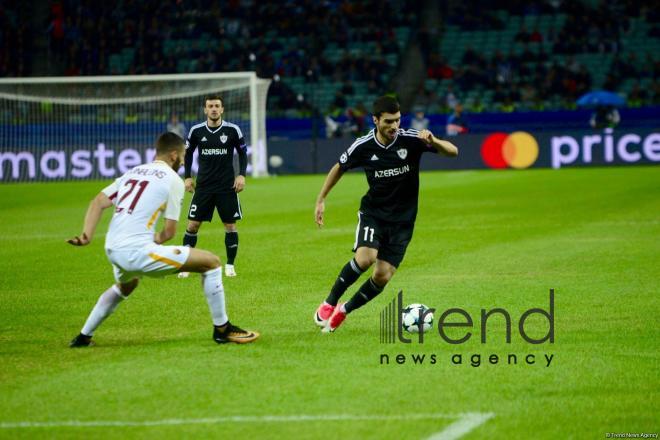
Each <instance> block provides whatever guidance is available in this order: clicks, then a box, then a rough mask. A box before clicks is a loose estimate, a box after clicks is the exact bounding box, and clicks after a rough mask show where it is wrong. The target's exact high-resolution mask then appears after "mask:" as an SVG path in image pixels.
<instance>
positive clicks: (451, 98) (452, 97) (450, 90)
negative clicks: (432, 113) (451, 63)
mask: <svg viewBox="0 0 660 440" xmlns="http://www.w3.org/2000/svg"><path fill="white" fill-rule="evenodd" d="M444 104H445V105H446V106H447V107H448V108H449V109H452V110H453V109H454V108H456V105H457V104H458V96H456V93H454V86H452V85H451V84H450V85H448V86H447V92H445V96H444Z"/></svg>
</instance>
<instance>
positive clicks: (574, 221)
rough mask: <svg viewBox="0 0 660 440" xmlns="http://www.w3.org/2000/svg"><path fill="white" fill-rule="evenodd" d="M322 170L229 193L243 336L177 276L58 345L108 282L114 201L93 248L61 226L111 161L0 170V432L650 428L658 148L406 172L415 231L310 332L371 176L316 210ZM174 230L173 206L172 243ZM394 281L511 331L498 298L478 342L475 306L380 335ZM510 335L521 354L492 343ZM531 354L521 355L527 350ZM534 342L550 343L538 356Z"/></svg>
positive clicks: (214, 239)
mask: <svg viewBox="0 0 660 440" xmlns="http://www.w3.org/2000/svg"><path fill="white" fill-rule="evenodd" d="M62 99H66V98H62ZM191 102H194V103H197V99H196V98H195V99H192V101H191ZM191 105H192V104H191ZM226 107H227V110H228V112H231V111H233V109H232V106H231V105H230V104H227V105H226ZM28 114H29V113H28ZM235 119H236V118H234V120H235ZM228 120H231V118H230V117H229V116H228ZM323 179H324V176H321V175H308V176H290V177H286V176H285V177H278V178H276V179H275V178H272V179H254V178H249V179H248V182H247V186H246V191H245V192H244V193H241V204H242V206H243V208H244V212H245V213H246V215H245V218H244V220H243V221H242V222H241V225H240V226H241V251H240V252H241V253H240V258H239V259H238V260H237V271H238V273H239V276H237V277H235V278H227V279H225V289H226V297H227V308H228V313H229V315H230V317H231V319H232V320H234V319H235V320H236V322H239V323H241V324H242V325H245V326H246V327H248V326H249V328H254V329H255V330H258V331H260V332H261V334H262V336H261V338H260V339H259V340H258V341H256V342H255V343H253V344H247V345H223V346H218V345H217V344H215V343H214V342H213V341H212V340H211V331H212V327H211V324H210V321H209V316H208V309H207V304H206V301H205V299H204V295H203V293H202V292H201V290H200V286H199V279H198V276H194V275H193V276H191V277H190V278H188V279H183V280H182V279H177V278H176V277H167V278H164V279H159V280H155V279H146V278H145V279H143V280H142V282H141V285H140V287H139V289H138V290H136V291H135V292H134V293H133V294H132V295H131V297H130V298H129V299H128V300H126V301H125V302H124V303H123V304H122V306H121V308H120V309H118V310H117V312H116V313H115V314H113V315H112V316H111V317H110V318H109V319H108V320H107V321H106V322H105V323H104V324H103V325H102V326H101V327H100V328H99V329H98V330H97V332H96V333H95V336H94V339H95V341H96V344H97V345H96V346H94V347H91V348H89V349H78V350H71V349H69V348H68V342H69V340H70V338H71V337H72V336H73V335H75V334H76V333H77V332H78V331H79V330H80V325H81V323H82V322H83V321H84V319H85V318H86V316H87V314H88V313H89V310H90V307H91V305H92V304H94V302H95V301H96V299H97V298H98V295H99V293H100V292H102V291H104V290H105V289H106V288H107V287H108V286H109V285H110V284H111V283H112V282H113V278H112V271H111V267H110V265H109V263H108V262H107V260H106V257H105V254H104V252H103V235H104V233H105V231H106V229H107V225H108V221H109V219H110V216H109V215H107V213H106V216H105V217H104V219H103V222H102V223H101V224H100V225H99V229H98V230H97V233H96V237H95V240H94V242H92V243H91V244H90V245H89V246H88V247H85V248H74V247H71V246H68V245H67V244H66V243H65V239H66V238H68V237H70V236H72V235H74V234H77V233H78V232H79V230H80V227H81V223H82V219H83V216H84V213H85V210H86V208H87V204H88V202H89V200H91V199H92V198H93V197H94V196H95V195H96V194H97V193H98V191H99V190H100V189H101V188H102V187H103V186H104V185H105V184H106V183H107V182H108V179H104V180H93V181H81V182H55V183H30V184H24V183H13V184H3V185H0V198H1V199H2V201H3V202H2V210H1V215H0V226H1V227H2V229H3V231H4V233H3V234H2V236H1V237H0V240H2V246H0V258H1V260H2V261H3V264H2V265H1V266H0V280H1V281H0V298H1V301H2V307H0V346H1V347H2V348H1V352H0V353H1V354H0V362H1V363H2V368H0V438H7V439H9V438H11V439H16V438H68V439H70V438H81V439H83V438H90V437H102V438H122V439H125V438H161V439H176V438H240V439H243V438H295V439H298V438H304V439H321V438H326V439H327V438H328V437H331V438H346V439H384V438H398V439H429V438H433V439H439V438H443V439H456V438H474V439H478V438H479V439H480V438H494V439H505V438H524V437H531V438H538V439H555V438H603V437H605V434H606V433H608V432H616V433H620V432H637V433H642V432H645V433H657V432H658V428H659V425H658V418H657V414H658V401H659V399H660V386H659V383H658V353H659V352H660V346H659V345H660V342H659V341H660V327H659V326H658V325H657V317H658V316H659V315H660V296H658V280H659V279H660V264H658V256H659V255H660V241H659V240H658V237H660V223H659V221H658V219H660V186H658V169H657V167H654V166H634V167H610V168H598V167H593V168H582V169H575V168H574V169H561V170H549V169H529V170H523V171H517V172H507V171H497V170H482V171H453V172H424V173H422V174H421V176H420V180H421V189H420V199H419V200H420V203H419V206H420V212H419V215H418V219H417V224H416V228H415V235H414V238H413V240H412V242H411V244H410V247H409V249H408V252H407V255H406V258H405V260H404V261H403V263H402V264H401V267H400V268H399V270H398V273H397V275H396V276H395V277H394V278H393V279H392V281H391V283H390V284H389V285H388V286H387V288H386V290H385V291H384V292H383V293H382V294H381V295H380V296H378V297H377V298H376V299H374V300H373V301H372V302H371V303H369V304H368V305H366V306H365V307H363V308H361V309H360V310H358V311H356V312H355V313H353V314H351V315H349V316H348V318H347V320H346V322H345V323H344V324H343V325H342V326H341V328H339V329H338V330H337V332H335V333H333V334H322V333H320V332H319V330H318V328H317V327H316V326H315V325H314V323H313V321H312V315H313V313H314V311H315V310H316V307H317V306H318V304H319V301H321V300H322V298H324V297H325V296H326V294H327V292H328V290H329V289H330V287H331V284H330V283H332V282H333V281H334V279H335V277H336V271H337V268H339V267H341V266H342V265H343V264H345V263H346V261H348V260H349V259H350V257H351V255H352V254H351V250H350V246H351V243H352V242H353V239H354V235H353V234H354V228H355V222H356V211H357V209H358V203H359V197H360V196H362V195H363V194H364V192H365V190H366V182H365V179H364V176H362V174H361V173H349V174H347V175H346V176H344V178H343V179H342V181H341V182H340V183H339V184H338V185H337V187H336V188H335V189H334V190H333V193H332V194H331V196H330V197H329V198H328V200H327V202H326V215H325V223H326V226H325V227H324V228H323V229H318V228H317V227H316V225H315V224H314V220H313V212H314V200H315V197H316V194H317V191H318V189H319V188H320V187H321V184H322V182H323ZM189 198H190V195H189V194H187V196H186V200H185V201H184V206H187V205H188V203H189V201H190V199H189ZM283 219H285V220H283ZM158 227H160V225H159V226H158ZM184 229H185V221H181V222H180V223H179V228H178V233H177V236H176V237H175V238H174V239H173V241H172V243H175V244H179V243H180V240H181V237H182V235H183V232H184ZM223 236H224V231H223V229H222V226H221V224H220V222H218V221H217V220H216V221H214V222H213V223H211V224H210V225H206V227H205V228H204V230H203V231H202V233H200V235H199V242H198V247H199V248H203V249H209V250H212V251H214V252H216V253H217V254H219V255H223V254H224V247H223V246H224V243H223ZM356 287H357V285H355V286H354V288H351V289H350V290H349V292H347V293H346V296H348V295H352V294H353V292H354V290H355V288H356ZM549 289H554V291H555V312H554V315H555V316H554V326H555V328H554V332H555V342H554V343H552V344H550V343H548V342H546V343H543V344H539V345H530V344H528V343H526V342H525V341H523V340H522V339H521V338H520V337H519V335H518V332H517V328H516V325H517V319H518V318H519V317H520V316H521V313H523V312H524V311H526V310H528V309H530V308H542V309H547V308H548V290H549ZM399 291H403V292H404V296H405V298H406V301H407V302H408V303H422V304H426V305H428V306H432V307H436V308H438V309H439V310H446V309H449V308H452V307H460V308H464V309H466V310H468V311H469V312H470V314H471V315H472V316H477V317H478V316H479V312H480V310H481V309H482V308H485V309H492V308H495V307H501V308H504V309H506V310H508V311H510V312H511V314H512V318H513V337H512V341H511V343H506V342H505V330H504V325H503V320H502V319H501V318H498V317H495V318H493V319H492V320H491V321H489V324H488V325H489V328H488V341H487V343H481V341H480V338H479V334H480V329H479V326H478V325H476V324H475V326H474V328H472V329H470V330H472V331H473V333H474V335H473V337H472V338H471V339H470V340H469V341H467V342H465V343H463V344H459V345H451V344H448V343H446V342H444V341H443V340H442V339H441V338H440V337H438V334H437V329H436V327H435V324H434V327H433V329H432V330H431V334H429V335H427V336H426V338H425V340H424V343H422V344H420V343H418V342H417V341H416V340H414V339H413V342H412V343H410V344H403V343H399V342H397V343H395V344H384V343H381V338H380V336H381V333H380V329H379V323H380V314H381V311H382V310H383V308H384V307H386V306H387V305H388V304H389V303H390V302H391V301H392V299H393V298H395V297H396V295H397V293H398V292H399ZM438 315H439V313H437V314H436V322H437V319H438ZM475 322H477V321H475ZM654 323H655V324H654ZM455 330H461V331H463V333H464V331H465V328H463V329H455ZM528 330H529V333H530V334H531V335H533V336H534V337H536V338H539V337H541V336H542V335H544V334H545V331H546V330H547V321H543V320H542V319H541V320H538V321H536V320H535V319H534V318H530V320H529V328H528ZM383 354H385V355H388V356H389V359H390V361H389V363H383V362H381V360H382V355H383ZM511 354H514V355H516V356H517V358H518V362H517V363H515V364H512V363H509V362H505V360H508V356H509V355H511ZM530 354H533V355H534V356H535V359H536V362H535V363H533V364H530V363H528V362H525V361H524V360H525V359H526V356H528V355H530ZM422 355H424V356H425V360H424V361H422V362H420V361H419V359H420V357H421V356H422ZM432 355H435V358H436V359H437V361H436V362H435V363H431V362H429V359H430V357H431V356H432ZM455 355H461V356H462V363H460V364H457V363H455V362H453V361H452V359H453V358H454V356H455ZM475 355H479V356H480V362H479V365H475V363H476V362H474V359H475V357H474V356H475ZM492 355H497V356H498V357H499V359H500V362H498V363H496V364H493V363H492V362H491V361H490V358H491V356H492ZM544 356H553V360H552V363H551V364H550V365H547V362H546V361H545V359H546V358H545V357H544ZM415 358H416V359H418V361H415V360H414V359H415ZM399 360H403V362H399Z"/></svg>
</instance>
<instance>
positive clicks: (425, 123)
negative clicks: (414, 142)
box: [410, 109, 429, 131]
mask: <svg viewBox="0 0 660 440" xmlns="http://www.w3.org/2000/svg"><path fill="white" fill-rule="evenodd" d="M410 128H414V129H415V130H419V131H422V130H428V128H429V118H427V117H426V116H424V111H423V110H422V109H417V111H416V112H415V117H414V118H412V121H410Z"/></svg>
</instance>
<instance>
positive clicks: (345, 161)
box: [339, 129, 436, 223]
mask: <svg viewBox="0 0 660 440" xmlns="http://www.w3.org/2000/svg"><path fill="white" fill-rule="evenodd" d="M418 134H419V132H418V131H417V130H412V129H411V130H403V129H399V130H398V131H397V133H396V135H395V138H394V140H393V141H392V142H391V143H390V144H389V145H383V144H381V143H380V142H379V141H378V140H377V139H376V133H375V129H374V130H371V131H370V132H369V134H367V135H366V136H362V137H360V138H358V139H356V141H355V142H353V144H352V145H351V146H350V147H349V148H348V150H346V151H345V152H344V153H342V155H341V156H340V157H339V167H340V168H341V169H342V171H346V170H349V169H351V168H357V167H363V168H364V172H365V174H366V175H367V182H368V183H369V191H368V192H367V194H365V196H364V197H362V202H361V204H360V211H362V212H363V213H365V214H369V215H371V216H373V217H376V218H378V219H380V220H384V221H388V222H395V223H404V222H414V221H415V217H416V216H417V199H418V196H419V161H420V159H421V157H422V153H424V152H436V149H435V148H433V147H432V146H427V145H426V143H425V142H424V141H422V140H421V139H420V138H418V137H417V135H418Z"/></svg>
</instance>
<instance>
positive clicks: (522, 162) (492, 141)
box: [481, 131, 539, 169]
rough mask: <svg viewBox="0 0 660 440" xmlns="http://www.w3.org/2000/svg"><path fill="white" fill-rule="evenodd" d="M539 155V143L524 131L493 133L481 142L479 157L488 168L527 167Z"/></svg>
mask: <svg viewBox="0 0 660 440" xmlns="http://www.w3.org/2000/svg"><path fill="white" fill-rule="evenodd" d="M538 157H539V144H538V143H537V142H536V139H534V136H532V135H531V134H529V133H527V132H524V131H516V132H513V133H511V134H506V133H493V134H491V135H489V136H488V137H487V138H486V139H485V140H484V142H483V144H481V158H482V159H483V161H484V163H485V164H486V165H488V166H489V167H490V168H516V169H523V168H528V167H530V166H531V165H532V164H534V162H536V159H537V158H538Z"/></svg>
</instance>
